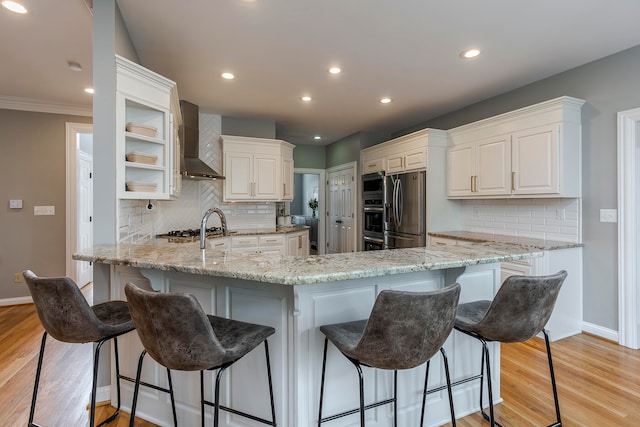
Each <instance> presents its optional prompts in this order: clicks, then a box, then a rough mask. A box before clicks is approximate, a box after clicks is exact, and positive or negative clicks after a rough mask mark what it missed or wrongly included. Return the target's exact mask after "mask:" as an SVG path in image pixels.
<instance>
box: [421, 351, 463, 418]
mask: <svg viewBox="0 0 640 427" xmlns="http://www.w3.org/2000/svg"><path fill="white" fill-rule="evenodd" d="M440 353H441V354H442V363H443V365H444V375H445V377H446V379H447V393H448V394H449V410H450V411H451V426H452V427H456V411H455V409H454V408H453V391H452V390H451V375H450V374H449V359H448V358H447V352H446V351H444V348H442V347H440ZM425 387H426V384H425Z"/></svg>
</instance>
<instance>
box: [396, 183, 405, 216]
mask: <svg viewBox="0 0 640 427" xmlns="http://www.w3.org/2000/svg"><path fill="white" fill-rule="evenodd" d="M397 198H398V201H397V202H396V206H397V209H398V227H400V226H401V225H402V214H403V210H404V209H403V205H404V199H403V197H402V181H400V180H398V197H397Z"/></svg>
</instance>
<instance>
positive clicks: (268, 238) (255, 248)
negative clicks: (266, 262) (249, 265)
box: [231, 234, 286, 255]
mask: <svg viewBox="0 0 640 427" xmlns="http://www.w3.org/2000/svg"><path fill="white" fill-rule="evenodd" d="M231 252H248V253H258V254H259V253H264V254H280V255H286V247H285V237H284V235H283V234H260V235H250V236H231Z"/></svg>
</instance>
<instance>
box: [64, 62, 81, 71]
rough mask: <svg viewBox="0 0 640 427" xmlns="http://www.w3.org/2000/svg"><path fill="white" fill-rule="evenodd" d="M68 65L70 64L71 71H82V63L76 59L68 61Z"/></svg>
mask: <svg viewBox="0 0 640 427" xmlns="http://www.w3.org/2000/svg"><path fill="white" fill-rule="evenodd" d="M67 65H68V66H69V69H70V70H71V71H82V65H80V64H79V63H77V62H75V61H69V62H67Z"/></svg>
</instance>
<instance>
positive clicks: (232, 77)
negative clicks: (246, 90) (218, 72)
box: [222, 73, 236, 80]
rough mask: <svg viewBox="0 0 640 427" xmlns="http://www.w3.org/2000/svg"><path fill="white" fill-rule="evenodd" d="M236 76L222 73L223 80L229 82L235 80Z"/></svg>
mask: <svg viewBox="0 0 640 427" xmlns="http://www.w3.org/2000/svg"><path fill="white" fill-rule="evenodd" d="M235 77H236V76H234V75H233V74H231V73H222V78H223V79H227V80H233V79H234V78H235Z"/></svg>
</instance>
